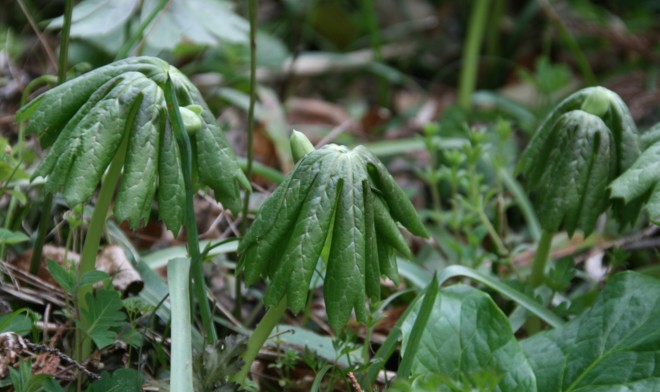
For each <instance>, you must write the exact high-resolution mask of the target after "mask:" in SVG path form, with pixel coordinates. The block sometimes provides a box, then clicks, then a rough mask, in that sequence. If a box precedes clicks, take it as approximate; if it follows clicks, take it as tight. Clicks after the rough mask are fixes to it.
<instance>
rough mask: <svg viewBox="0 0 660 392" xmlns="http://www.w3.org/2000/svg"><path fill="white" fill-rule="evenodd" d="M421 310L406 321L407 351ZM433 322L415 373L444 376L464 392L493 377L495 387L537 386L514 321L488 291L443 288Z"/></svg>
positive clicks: (428, 326) (529, 388)
mask: <svg viewBox="0 0 660 392" xmlns="http://www.w3.org/2000/svg"><path fill="white" fill-rule="evenodd" d="M418 312H419V308H417V309H414V310H413V311H412V312H411V313H410V315H409V316H408V317H407V318H406V320H405V321H404V323H403V326H402V331H403V342H404V350H405V345H406V344H407V342H408V339H409V337H410V335H411V333H412V327H413V324H414V321H415V320H416V318H417V313H418ZM430 320H431V321H430V322H429V323H427V324H426V327H425V329H424V332H423V334H422V338H421V343H420V348H419V350H418V351H417V355H416V356H415V359H414V360H413V364H412V374H413V376H414V375H423V374H440V375H444V376H447V377H448V378H450V379H451V380H453V381H454V383H456V384H457V385H459V386H461V387H462V389H461V390H470V387H471V386H474V384H475V382H477V380H478V378H480V377H484V376H489V377H493V378H494V380H495V381H496V384H497V386H496V388H495V389H494V390H495V391H506V392H510V391H511V392H513V391H521V392H527V391H535V390H536V386H537V382H536V380H535V377H534V373H533V372H532V367H531V366H530V364H529V362H528V361H527V358H526V357H525V354H524V353H523V350H522V349H521V347H520V345H519V344H518V341H517V340H516V338H515V337H514V336H513V332H512V331H511V327H510V326H509V321H508V320H507V318H506V316H505V315H504V314H503V313H502V311H501V310H500V309H499V308H498V307H497V306H496V305H495V303H494V302H493V300H492V299H491V298H490V297H489V296H488V295H486V294H485V293H483V292H481V291H479V290H476V289H473V288H470V287H468V286H463V285H457V286H452V287H449V288H446V289H442V290H440V292H439V293H438V295H437V297H436V300H435V304H434V307H433V310H432V312H431V316H430ZM443 390H447V391H449V390H450V389H448V388H446V387H445V389H443Z"/></svg>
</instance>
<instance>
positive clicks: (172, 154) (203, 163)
mask: <svg viewBox="0 0 660 392" xmlns="http://www.w3.org/2000/svg"><path fill="white" fill-rule="evenodd" d="M168 78H170V79H171V80H172V82H173V85H174V88H175V91H176V94H177V99H178V101H179V104H180V105H181V106H182V107H193V108H202V110H201V113H200V114H199V119H200V121H201V124H199V126H198V127H196V128H199V129H195V132H191V135H190V138H191V143H192V146H193V172H194V173H196V174H197V175H198V180H199V181H200V182H201V183H202V184H204V185H208V186H210V187H211V188H212V189H213V190H214V192H215V195H216V197H217V198H218V200H220V201H221V202H222V203H223V205H224V206H225V207H227V208H229V209H231V210H232V211H238V210H239V209H240V197H239V196H240V195H239V187H240V186H243V187H249V182H248V181H247V179H246V178H245V176H244V174H243V172H242V171H241V170H240V167H239V165H238V163H237V161H236V158H235V156H234V153H233V151H232V149H231V148H230V146H229V145H228V143H227V140H226V138H225V136H224V134H223V133H222V131H221V129H220V127H219V126H218V124H217V123H216V120H215V118H214V116H213V115H212V114H211V112H210V111H209V110H208V107H207V106H206V103H205V102H204V100H203V99H202V97H201V95H200V93H199V91H198V90H197V88H196V87H195V86H194V85H193V84H192V83H191V82H190V81H189V80H188V79H187V78H186V77H185V75H183V74H182V73H181V72H180V71H178V70H177V69H176V68H175V67H173V66H171V65H169V64H168V63H167V62H165V61H163V60H160V59H158V58H153V57H135V58H129V59H125V60H121V61H117V62H115V63H112V64H109V65H106V66H104V67H101V68H98V69H96V70H94V71H91V72H89V73H87V74H84V75H82V76H80V77H78V78H76V79H73V80H71V81H69V82H66V83H64V84H62V85H60V86H57V87H55V88H53V89H51V90H49V91H47V92H46V93H44V94H42V95H41V96H39V97H38V98H36V99H35V100H33V101H32V102H30V103H29V104H28V105H26V106H25V107H23V108H22V109H21V110H20V111H19V112H18V114H17V120H27V119H29V120H30V123H29V127H28V131H36V132H38V135H39V139H40V141H41V144H42V146H43V147H44V148H49V147H51V146H52V148H51V149H50V152H49V153H48V155H47V156H46V158H45V159H44V160H43V161H42V162H41V164H40V165H39V167H38V168H37V169H36V171H35V173H34V175H33V177H37V176H43V177H48V181H47V183H46V185H45V190H46V191H47V192H56V191H59V190H63V194H64V198H65V200H66V201H67V203H68V204H69V205H71V206H75V205H78V204H80V203H84V202H86V201H88V200H89V199H90V198H91V196H92V194H93V193H94V191H95V189H96V187H97V185H98V183H99V182H100V180H101V177H102V175H103V173H104V172H105V170H106V168H107V167H108V165H109V164H110V162H111V161H112V160H113V158H114V157H115V155H116V154H117V153H118V151H119V150H120V148H121V147H122V143H126V149H127V150H126V158H125V162H124V170H123V177H122V181H121V184H120V186H119V191H118V194H117V198H116V202H115V215H116V216H117V218H118V219H119V220H128V222H129V223H130V225H131V226H132V227H136V226H138V225H139V224H140V223H141V222H143V221H146V220H147V219H148V217H149V214H150V212H151V206H152V200H153V197H154V195H155V194H157V195H158V196H157V197H158V204H159V211H160V217H161V219H163V221H164V222H165V224H166V225H167V227H168V228H169V229H170V230H172V231H175V232H176V231H178V229H179V228H180V227H181V224H182V220H183V205H184V200H185V187H184V181H183V175H182V172H181V158H180V152H179V147H178V145H177V143H176V140H175V137H174V134H173V131H172V129H171V126H170V123H169V119H168V116H167V111H168V107H167V105H166V103H165V98H164V86H165V82H166V80H167V79H168ZM169 110H173V109H172V108H169Z"/></svg>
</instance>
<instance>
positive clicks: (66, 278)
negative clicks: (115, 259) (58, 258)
mask: <svg viewBox="0 0 660 392" xmlns="http://www.w3.org/2000/svg"><path fill="white" fill-rule="evenodd" d="M48 272H50V274H51V276H52V277H53V279H55V281H56V282H57V284H58V285H60V287H61V288H62V289H63V290H64V291H66V292H67V293H70V294H75V293H76V292H77V290H78V289H79V288H81V287H84V286H88V285H93V284H95V283H97V282H100V281H102V280H104V279H109V276H108V274H107V273H105V272H103V271H90V272H87V273H85V274H84V275H83V276H82V277H81V278H80V281H78V274H77V273H76V270H75V269H66V268H64V267H62V266H61V265H60V264H59V263H57V262H55V261H53V260H48Z"/></svg>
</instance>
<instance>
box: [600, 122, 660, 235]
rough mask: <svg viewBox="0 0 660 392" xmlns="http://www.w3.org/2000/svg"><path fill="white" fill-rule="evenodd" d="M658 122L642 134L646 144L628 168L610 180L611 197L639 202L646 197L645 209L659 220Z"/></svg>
mask: <svg viewBox="0 0 660 392" xmlns="http://www.w3.org/2000/svg"><path fill="white" fill-rule="evenodd" d="M659 136H660V124H656V125H655V126H654V127H653V128H652V129H651V130H649V131H648V132H647V133H645V134H644V136H643V138H642V143H643V144H645V145H646V146H647V148H646V149H645V150H644V152H643V153H642V155H641V156H640V157H639V159H637V161H635V163H634V164H633V165H632V167H631V168H630V169H628V170H627V171H626V172H625V173H623V175H621V176H620V177H619V178H617V179H616V180H615V181H614V182H612V185H611V189H612V197H614V198H620V199H622V200H623V201H624V202H625V203H639V202H644V201H646V200H647V199H648V204H647V205H646V210H647V211H648V213H649V217H650V219H651V220H652V221H653V222H655V223H656V224H657V223H658V222H660V137H659Z"/></svg>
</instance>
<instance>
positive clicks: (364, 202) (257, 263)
mask: <svg viewBox="0 0 660 392" xmlns="http://www.w3.org/2000/svg"><path fill="white" fill-rule="evenodd" d="M378 203H380V204H378ZM401 211H403V212H401ZM397 221H398V222H399V223H401V224H402V225H403V226H404V227H405V228H407V229H408V230H410V231H411V232H412V233H415V234H422V235H426V229H425V228H424V226H423V224H422V223H421V221H420V220H419V218H418V216H417V213H416V211H415V209H414V207H413V206H412V204H411V203H410V200H409V199H408V198H407V197H405V194H404V193H403V191H402V190H401V189H400V188H399V187H398V185H397V184H396V182H395V181H394V179H393V178H392V177H391V175H390V174H389V173H387V169H385V167H384V165H383V164H382V163H380V161H378V159H377V158H376V157H374V156H373V155H372V154H371V153H370V152H369V151H368V150H366V149H365V148H363V147H357V148H355V149H353V150H349V149H348V148H346V147H340V146H337V145H328V146H325V147H323V148H321V149H319V150H314V151H311V152H309V153H307V154H305V155H304V156H302V158H300V160H299V161H298V163H297V164H296V166H295V168H294V170H293V171H292V172H291V173H290V174H289V176H287V178H286V179H285V181H284V182H283V183H282V184H281V185H280V187H279V188H278V189H277V190H276V191H275V192H274V193H273V194H272V195H271V197H270V198H269V199H268V200H267V201H266V202H265V203H264V204H263V205H262V207H261V209H260V210H259V212H258V213H257V216H256V218H255V220H254V222H253V223H252V225H251V226H250V230H249V231H248V232H247V233H246V235H245V237H244V238H243V240H242V241H241V244H240V246H239V248H238V252H239V254H240V268H242V269H243V270H244V271H245V277H246V283H247V284H253V283H255V282H256V281H257V280H258V278H259V277H260V276H262V277H266V278H269V279H270V286H269V288H268V291H267V293H266V296H265V298H264V301H265V303H266V304H268V305H274V304H277V303H279V302H280V300H281V299H282V298H283V297H284V296H286V298H287V305H288V306H289V307H290V308H291V309H292V310H293V311H294V312H298V311H300V310H302V309H303V307H304V305H305V301H306V299H307V291H308V288H309V285H310V281H311V279H312V275H313V273H314V269H315V268H316V265H317V261H318V259H319V257H321V254H324V255H325V253H323V250H324V249H328V250H329V251H328V252H327V260H326V261H327V269H326V274H325V287H324V295H325V302H326V308H327V313H328V320H329V322H330V326H331V327H332V328H333V330H334V331H340V330H341V328H342V327H343V325H344V324H346V322H347V321H348V319H349V317H350V315H351V312H352V311H353V310H355V314H356V316H357V318H358V319H359V320H364V318H365V307H364V302H365V299H366V297H369V298H377V297H378V296H379V295H380V290H379V288H380V276H381V275H382V274H385V275H387V276H389V277H390V278H392V279H394V280H396V279H398V276H397V272H396V265H395V264H394V249H397V250H399V252H400V253H402V254H404V255H409V254H410V253H409V250H407V245H406V243H405V241H404V240H403V238H402V237H401V233H400V232H399V229H398V227H397V223H396V222H397ZM390 241H391V242H390ZM324 257H325V256H324Z"/></svg>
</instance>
